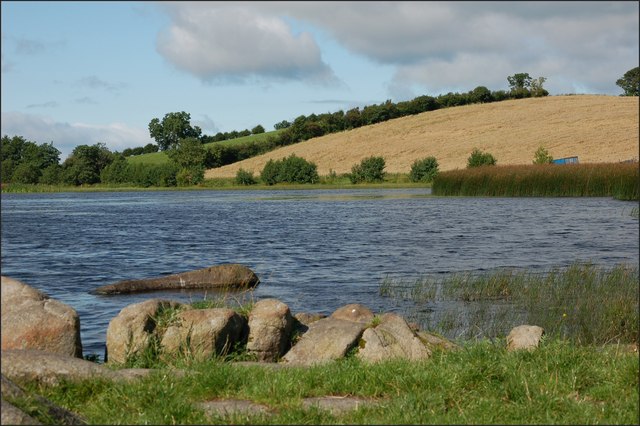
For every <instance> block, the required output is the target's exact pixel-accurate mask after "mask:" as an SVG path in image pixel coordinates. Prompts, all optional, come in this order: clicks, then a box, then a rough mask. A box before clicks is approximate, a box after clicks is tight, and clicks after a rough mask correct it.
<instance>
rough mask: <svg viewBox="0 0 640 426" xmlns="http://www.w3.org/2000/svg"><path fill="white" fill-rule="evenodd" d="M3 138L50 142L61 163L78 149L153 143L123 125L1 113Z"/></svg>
mask: <svg viewBox="0 0 640 426" xmlns="http://www.w3.org/2000/svg"><path fill="white" fill-rule="evenodd" d="M1 133H2V135H3V136H4V135H8V136H10V137H11V136H15V135H18V136H23V137H24V138H25V139H27V140H30V141H33V142H36V143H38V144H42V143H49V142H52V143H53V146H54V147H56V148H57V149H59V150H60V152H61V153H62V154H61V156H60V157H61V161H64V159H65V158H66V157H67V156H68V155H69V154H70V153H71V151H73V149H74V148H75V147H76V146H78V145H94V144H96V143H98V142H103V143H104V144H105V145H106V146H107V147H108V148H109V149H110V150H111V151H122V150H124V149H125V148H134V147H138V146H144V145H146V144H148V143H153V142H154V141H153V140H152V139H151V138H150V137H149V132H148V130H147V129H138V128H134V127H129V126H126V125H124V124H122V123H111V124H107V125H94V124H87V123H66V122H57V121H55V120H52V119H51V118H47V117H43V116H39V115H34V114H24V113H21V112H14V111H10V112H2V132H1Z"/></svg>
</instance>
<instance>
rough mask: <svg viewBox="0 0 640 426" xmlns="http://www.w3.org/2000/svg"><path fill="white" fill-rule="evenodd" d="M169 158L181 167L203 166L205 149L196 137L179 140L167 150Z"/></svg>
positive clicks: (205, 154) (205, 155)
mask: <svg viewBox="0 0 640 426" xmlns="http://www.w3.org/2000/svg"><path fill="white" fill-rule="evenodd" d="M167 155H168V156H169V159H170V160H171V161H173V162H175V163H176V164H177V165H178V166H180V167H181V168H187V169H190V168H193V167H204V163H205V159H206V157H207V149H206V148H205V147H204V146H202V144H201V143H200V141H199V140H198V139H196V138H187V139H182V140H180V141H179V142H178V143H177V144H176V147H175V148H174V149H170V150H169V151H167Z"/></svg>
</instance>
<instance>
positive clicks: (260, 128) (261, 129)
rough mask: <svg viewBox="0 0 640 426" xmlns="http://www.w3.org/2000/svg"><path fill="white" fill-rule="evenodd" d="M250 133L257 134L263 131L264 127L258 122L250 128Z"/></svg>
mask: <svg viewBox="0 0 640 426" xmlns="http://www.w3.org/2000/svg"><path fill="white" fill-rule="evenodd" d="M251 133H252V134H254V135H258V134H260V133H264V127H262V126H261V125H260V124H258V125H257V126H256V127H254V128H253V129H251Z"/></svg>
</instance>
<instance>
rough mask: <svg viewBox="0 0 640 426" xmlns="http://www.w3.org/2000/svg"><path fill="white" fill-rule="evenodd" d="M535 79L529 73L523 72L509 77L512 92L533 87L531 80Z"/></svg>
mask: <svg viewBox="0 0 640 426" xmlns="http://www.w3.org/2000/svg"><path fill="white" fill-rule="evenodd" d="M532 80H533V79H532V78H531V76H530V75H529V73H526V72H521V73H517V74H514V75H511V76H509V77H507V81H508V82H509V88H510V89H511V91H512V92H514V91H522V90H523V89H529V87H531V81H532Z"/></svg>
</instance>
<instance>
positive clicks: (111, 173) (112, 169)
mask: <svg viewBox="0 0 640 426" xmlns="http://www.w3.org/2000/svg"><path fill="white" fill-rule="evenodd" d="M114 157H115V158H114V159H113V161H112V162H111V164H109V165H108V166H106V167H105V168H104V169H102V171H101V172H100V181H101V182H103V183H131V182H130V181H131V179H130V176H129V173H128V171H129V167H128V166H129V162H128V161H127V159H126V158H125V157H124V154H121V155H116V156H114Z"/></svg>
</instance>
